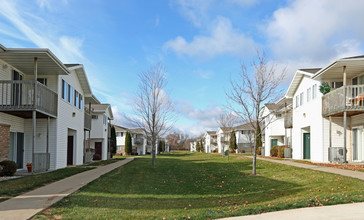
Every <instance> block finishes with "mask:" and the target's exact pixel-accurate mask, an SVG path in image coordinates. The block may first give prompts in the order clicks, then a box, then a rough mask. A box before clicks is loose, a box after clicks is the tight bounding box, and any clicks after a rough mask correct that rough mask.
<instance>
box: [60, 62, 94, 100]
mask: <svg viewBox="0 0 364 220" xmlns="http://www.w3.org/2000/svg"><path fill="white" fill-rule="evenodd" d="M65 65H66V66H67V68H68V70H69V71H72V70H74V71H75V72H76V74H77V77H78V79H79V81H80V84H81V87H82V90H83V93H84V94H85V97H86V96H87V97H91V96H92V90H91V86H90V84H89V82H88V79H87V75H86V71H85V68H84V66H83V65H82V64H65Z"/></svg>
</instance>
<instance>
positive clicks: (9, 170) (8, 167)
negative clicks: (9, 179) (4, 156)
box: [0, 160, 18, 176]
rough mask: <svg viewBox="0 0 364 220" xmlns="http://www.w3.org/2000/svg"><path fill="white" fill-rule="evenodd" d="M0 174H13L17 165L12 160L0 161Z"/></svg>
mask: <svg viewBox="0 0 364 220" xmlns="http://www.w3.org/2000/svg"><path fill="white" fill-rule="evenodd" d="M0 167H1V168H2V169H0V176H14V174H15V173H16V169H18V165H16V163H15V162H14V161H11V160H4V161H1V162H0Z"/></svg>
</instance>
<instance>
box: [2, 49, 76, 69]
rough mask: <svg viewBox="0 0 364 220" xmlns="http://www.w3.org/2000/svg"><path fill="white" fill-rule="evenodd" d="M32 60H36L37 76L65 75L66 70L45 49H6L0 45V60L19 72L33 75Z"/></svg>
mask: <svg viewBox="0 0 364 220" xmlns="http://www.w3.org/2000/svg"><path fill="white" fill-rule="evenodd" d="M34 58H37V60H38V74H39V75H67V74H69V73H70V71H69V70H68V68H67V67H66V66H65V65H64V64H63V63H62V62H61V61H60V60H59V59H58V58H57V57H56V56H55V55H54V54H53V53H52V52H51V51H50V50H49V49H46V48H6V47H4V46H3V45H0V59H2V60H4V61H5V62H7V63H9V64H10V65H12V66H14V67H15V68H16V69H18V70H20V71H21V72H23V73H25V74H29V75H33V74H34Z"/></svg>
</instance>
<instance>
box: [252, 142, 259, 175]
mask: <svg viewBox="0 0 364 220" xmlns="http://www.w3.org/2000/svg"><path fill="white" fill-rule="evenodd" d="M257 144H258V142H257V141H255V144H254V152H253V176H255V175H256V174H257V172H256V167H257Z"/></svg>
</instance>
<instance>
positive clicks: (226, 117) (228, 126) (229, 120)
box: [217, 112, 238, 160]
mask: <svg viewBox="0 0 364 220" xmlns="http://www.w3.org/2000/svg"><path fill="white" fill-rule="evenodd" d="M237 123H238V117H237V116H236V115H234V114H233V113H231V112H224V113H222V114H220V116H219V119H218V120H217V124H218V125H219V127H220V129H221V130H222V131H223V135H222V136H221V137H220V143H221V148H222V149H221V150H222V157H224V155H225V146H227V145H228V143H229V142H230V140H229V139H230V132H231V130H232V129H233V127H234V125H236V124H237ZM221 138H222V139H221ZM228 160H229V153H228Z"/></svg>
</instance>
